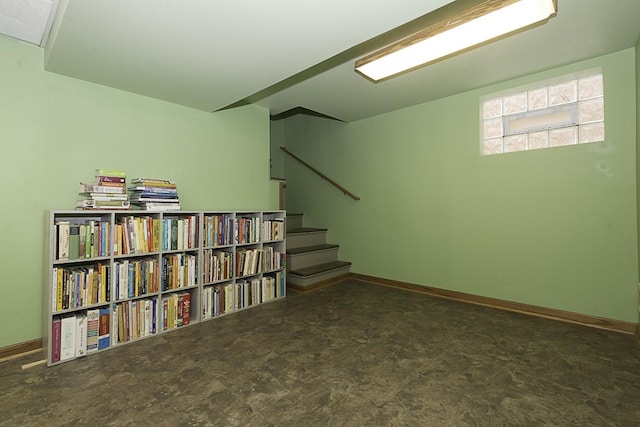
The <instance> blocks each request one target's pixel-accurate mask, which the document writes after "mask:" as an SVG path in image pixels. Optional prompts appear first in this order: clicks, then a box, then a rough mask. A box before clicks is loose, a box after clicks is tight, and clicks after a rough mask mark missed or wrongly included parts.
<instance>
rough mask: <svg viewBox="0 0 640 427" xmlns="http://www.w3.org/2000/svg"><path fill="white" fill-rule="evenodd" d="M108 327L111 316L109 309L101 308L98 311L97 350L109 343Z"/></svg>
mask: <svg viewBox="0 0 640 427" xmlns="http://www.w3.org/2000/svg"><path fill="white" fill-rule="evenodd" d="M110 329H111V318H110V316H109V309H108V308H101V309H100V311H99V326H98V350H103V349H105V348H107V347H109V344H110V336H109V330H110Z"/></svg>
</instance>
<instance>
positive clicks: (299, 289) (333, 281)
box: [287, 274, 350, 294]
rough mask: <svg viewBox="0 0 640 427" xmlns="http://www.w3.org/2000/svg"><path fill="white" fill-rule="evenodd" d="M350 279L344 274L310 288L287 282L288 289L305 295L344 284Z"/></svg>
mask: <svg viewBox="0 0 640 427" xmlns="http://www.w3.org/2000/svg"><path fill="white" fill-rule="evenodd" d="M349 277H350V275H349V274H343V275H342V276H336V277H332V278H331V279H327V280H323V281H321V282H317V283H314V284H313V285H309V286H300V285H294V284H293V283H288V282H287V289H291V290H293V291H295V292H300V293H303V294H304V293H307V292H311V291H315V290H316V289H320V288H326V287H327V286H332V285H335V284H337V283H340V282H344V281H345V280H347V279H349Z"/></svg>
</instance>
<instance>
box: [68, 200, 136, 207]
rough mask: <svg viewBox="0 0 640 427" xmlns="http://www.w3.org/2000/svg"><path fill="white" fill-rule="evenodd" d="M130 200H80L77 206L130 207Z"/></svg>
mask: <svg viewBox="0 0 640 427" xmlns="http://www.w3.org/2000/svg"><path fill="white" fill-rule="evenodd" d="M130 207H131V205H130V204H129V201H128V200H90V199H87V200H78V202H77V203H76V208H80V209H129V208H130Z"/></svg>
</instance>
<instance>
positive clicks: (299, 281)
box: [287, 266, 350, 286]
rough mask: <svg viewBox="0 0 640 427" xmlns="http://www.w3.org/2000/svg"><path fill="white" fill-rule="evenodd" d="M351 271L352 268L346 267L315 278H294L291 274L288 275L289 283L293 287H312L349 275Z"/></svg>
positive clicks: (317, 275)
mask: <svg viewBox="0 0 640 427" xmlns="http://www.w3.org/2000/svg"><path fill="white" fill-rule="evenodd" d="M349 271H350V266H345V267H343V268H336V269H335V270H331V271H327V272H324V273H320V274H316V275H314V276H307V277H300V276H293V275H291V274H288V275H287V283H291V284H293V285H298V286H311V285H313V284H314V283H318V282H322V281H323V280H328V279H332V278H334V277H338V276H342V275H345V274H349Z"/></svg>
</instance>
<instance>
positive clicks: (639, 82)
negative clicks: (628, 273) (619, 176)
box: [635, 39, 640, 330]
mask: <svg viewBox="0 0 640 427" xmlns="http://www.w3.org/2000/svg"><path fill="white" fill-rule="evenodd" d="M635 53H636V192H637V193H636V201H637V203H638V206H637V215H638V224H639V226H638V246H639V247H640V170H638V167H639V165H640V39H638V41H637V42H636V52H635ZM638 255H639V256H640V253H639V254H638ZM638 269H639V273H638V277H640V258H639V259H638ZM639 298H640V282H639V283H638V288H637V289H636V301H637V302H636V303H637V308H638V310H639V311H640V299H639ZM638 325H639V328H638V330H640V313H638Z"/></svg>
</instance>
